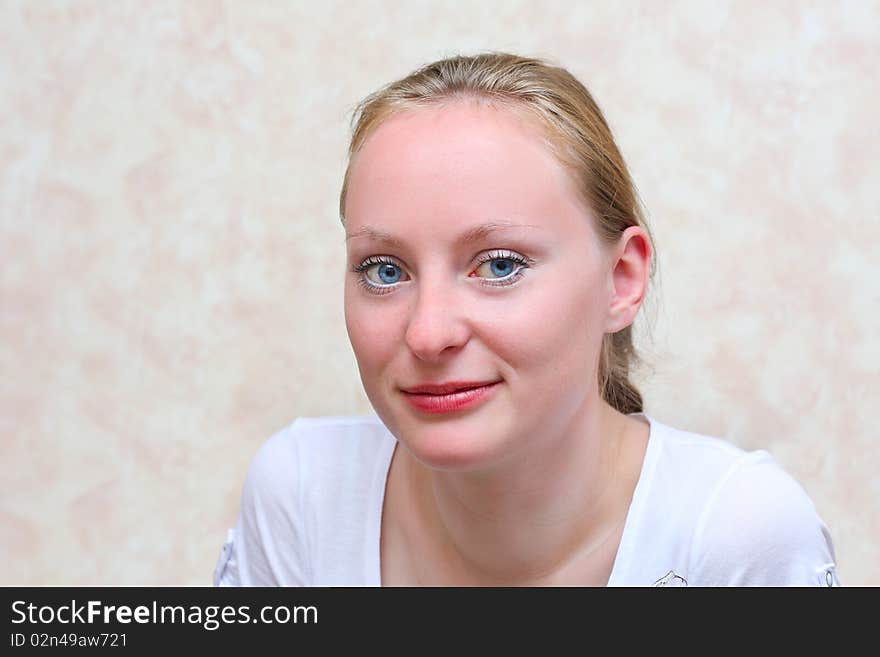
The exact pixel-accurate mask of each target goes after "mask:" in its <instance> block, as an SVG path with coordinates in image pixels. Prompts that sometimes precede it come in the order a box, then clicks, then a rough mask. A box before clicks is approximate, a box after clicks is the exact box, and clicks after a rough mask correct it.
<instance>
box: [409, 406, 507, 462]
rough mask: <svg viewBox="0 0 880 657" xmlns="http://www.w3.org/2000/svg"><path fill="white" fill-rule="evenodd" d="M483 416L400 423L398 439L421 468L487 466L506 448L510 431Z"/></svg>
mask: <svg viewBox="0 0 880 657" xmlns="http://www.w3.org/2000/svg"><path fill="white" fill-rule="evenodd" d="M493 424H494V423H492V422H491V420H490V421H487V420H486V419H485V418H476V417H473V418H471V417H461V418H455V419H446V420H442V421H433V422H425V421H421V420H418V419H415V418H407V419H405V420H403V421H402V422H401V425H400V432H399V433H395V435H396V436H397V438H398V440H400V442H401V443H402V444H403V445H404V446H405V447H406V448H407V449H408V450H409V451H410V453H411V454H412V455H413V457H414V458H415V459H416V460H418V461H419V462H420V463H422V465H424V466H425V467H428V468H431V469H434V470H449V471H458V472H467V471H472V470H482V469H485V468H488V467H491V466H492V465H493V464H494V463H496V462H497V461H499V460H501V458H502V457H503V456H504V454H505V453H507V452H508V451H509V445H508V444H507V443H508V441H509V440H510V437H511V432H510V431H509V430H506V429H504V428H502V427H500V426H492V425H493Z"/></svg>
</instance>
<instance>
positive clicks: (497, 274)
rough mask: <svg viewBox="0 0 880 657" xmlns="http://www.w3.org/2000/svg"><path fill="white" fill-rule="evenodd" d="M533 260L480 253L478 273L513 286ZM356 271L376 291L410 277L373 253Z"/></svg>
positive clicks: (493, 283) (383, 291)
mask: <svg viewBox="0 0 880 657" xmlns="http://www.w3.org/2000/svg"><path fill="white" fill-rule="evenodd" d="M532 262H533V261H532V260H531V259H530V258H528V257H526V256H521V255H519V254H518V253H514V252H513V251H500V250H499V251H491V252H488V253H485V254H483V255H481V256H480V258H479V260H478V264H477V267H476V269H474V273H475V274H477V275H476V277H477V278H481V279H483V280H482V281H481V282H482V284H483V285H487V286H490V287H492V286H495V287H497V286H503V285H512V284H513V283H515V282H516V281H518V280H519V279H520V278H521V277H522V276H523V273H522V271H523V270H524V269H527V268H528V267H529V266H530V265H531V264H532ZM374 270H375V273H373V271H374ZM352 271H353V272H355V273H357V274H358V279H357V281H358V283H359V284H360V285H361V286H362V287H363V288H365V289H366V290H367V291H368V292H371V293H373V294H387V293H388V292H391V291H392V290H393V289H394V287H396V284H397V283H399V282H401V281H402V280H403V281H405V280H408V279H407V278H403V276H404V275H405V274H404V271H403V268H402V267H401V265H399V264H397V262H396V261H395V260H394V259H392V258H390V257H389V256H370V257H369V258H367V259H366V260H364V261H363V262H362V263H361V264H360V265H357V266H356V267H354V268H353V269H352ZM477 272H481V274H482V275H480V274H478V273H477ZM471 276H473V274H472V275H471Z"/></svg>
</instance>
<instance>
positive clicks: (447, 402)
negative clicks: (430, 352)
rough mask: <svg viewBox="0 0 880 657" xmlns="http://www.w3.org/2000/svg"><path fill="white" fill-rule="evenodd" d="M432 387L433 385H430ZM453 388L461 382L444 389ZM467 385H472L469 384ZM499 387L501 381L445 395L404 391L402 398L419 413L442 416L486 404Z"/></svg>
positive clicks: (447, 385) (435, 387) (435, 386)
mask: <svg viewBox="0 0 880 657" xmlns="http://www.w3.org/2000/svg"><path fill="white" fill-rule="evenodd" d="M432 385H434V384H432ZM450 385H452V386H453V387H456V386H461V385H462V384H461V382H456V383H453V384H446V385H445V389H448V388H449V386H450ZM469 385H473V383H470V384H469ZM430 387H431V386H427V385H425V386H417V387H416V388H410V390H415V389H418V388H422V389H424V388H430ZM500 387H501V381H492V382H489V383H487V384H482V385H478V386H477V387H470V388H467V389H465V390H462V389H460V388H459V389H458V390H457V391H456V392H450V393H446V394H430V393H425V392H408V391H406V390H404V391H402V392H403V397H404V399H406V401H407V402H409V404H410V406H412V407H413V408H414V409H415V410H417V411H419V412H421V413H428V414H432V415H435V414H442V413H453V412H455V411H462V410H465V409H472V408H476V407H478V406H481V405H482V404H484V403H486V402H487V401H489V400H490V399H492V398H493V397H494V396H495V394H496V392H497V391H498V388H500ZM438 388H440V389H443V386H442V385H441V386H437V385H434V387H433V389H434V390H436V389H438Z"/></svg>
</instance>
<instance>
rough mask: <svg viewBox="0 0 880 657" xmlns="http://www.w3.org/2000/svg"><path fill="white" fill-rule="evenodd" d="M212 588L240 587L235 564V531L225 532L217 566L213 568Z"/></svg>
mask: <svg viewBox="0 0 880 657" xmlns="http://www.w3.org/2000/svg"><path fill="white" fill-rule="evenodd" d="M214 586H241V581H240V580H239V578H238V568H237V567H236V563H235V530H234V529H229V530H227V532H226V542H225V543H224V544H223V547H222V548H221V550H220V556H219V557H217V565H216V566H215V567H214Z"/></svg>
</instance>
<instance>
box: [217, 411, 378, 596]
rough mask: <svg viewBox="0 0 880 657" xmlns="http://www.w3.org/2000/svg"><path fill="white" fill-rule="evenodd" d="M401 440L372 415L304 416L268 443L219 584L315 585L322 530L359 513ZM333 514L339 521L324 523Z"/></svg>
mask: <svg viewBox="0 0 880 657" xmlns="http://www.w3.org/2000/svg"><path fill="white" fill-rule="evenodd" d="M394 441H395V439H394V438H393V437H392V436H391V434H390V433H389V432H388V430H387V429H386V428H385V427H384V425H383V424H382V423H381V422H380V421H379V420H378V418H376V417H371V416H339V417H300V418H297V419H296V420H295V421H293V422H292V423H290V424H289V425H287V426H286V427H284V428H283V429H281V430H279V431H277V432H275V433H274V434H272V435H271V436H270V437H269V438H267V439H266V440H264V441H263V443H262V444H261V445H260V446H259V448H258V449H257V451H256V453H255V454H254V456H253V458H252V459H251V462H250V465H249V466H248V469H247V474H246V475H245V481H244V486H243V489H242V493H241V504H240V511H239V515H238V521H237V523H236V526H235V528H234V530H233V531H232V532H230V534H229V536H228V538H227V542H226V544H225V545H224V548H223V550H222V552H221V557H220V560H219V562H218V566H217V568H216V569H215V576H214V580H215V583H220V584H224V583H227V584H244V585H248V586H251V585H257V586H275V585H282V586H293V585H296V586H299V585H304V584H308V583H309V582H312V581H313V580H314V577H315V569H316V567H317V566H316V563H317V562H318V561H320V559H321V555H315V554H314V550H313V548H314V546H315V545H321V543H320V541H321V538H322V536H323V534H322V533H321V532H322V531H330V530H333V529H334V528H336V527H338V526H345V525H346V522H348V520H350V518H351V517H352V516H353V514H356V513H357V512H359V508H360V507H358V505H357V503H356V502H357V500H359V499H362V498H363V497H364V493H365V492H366V491H369V490H370V486H371V485H373V483H374V480H375V478H376V474H375V473H376V472H381V467H382V459H383V456H384V455H386V454H390V451H391V449H392V448H393V446H394ZM365 465H367V466H372V467H364V466H365ZM328 515H329V516H332V518H333V522H331V523H322V522H321V519H322V518H323V517H325V516H328ZM348 524H351V522H349V523H348ZM328 528H329V529H328ZM331 542H335V539H334V540H332V541H331Z"/></svg>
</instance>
